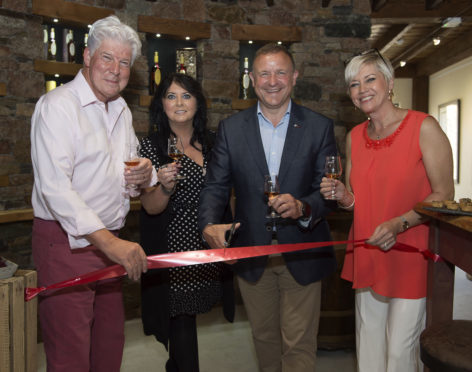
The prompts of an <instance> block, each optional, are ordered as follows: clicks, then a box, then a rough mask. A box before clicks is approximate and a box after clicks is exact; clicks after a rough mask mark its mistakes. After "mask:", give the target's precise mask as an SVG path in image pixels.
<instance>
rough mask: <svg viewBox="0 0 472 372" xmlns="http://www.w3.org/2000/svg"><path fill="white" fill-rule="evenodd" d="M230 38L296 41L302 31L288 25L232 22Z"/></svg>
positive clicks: (298, 39) (299, 38) (299, 39)
mask: <svg viewBox="0 0 472 372" xmlns="http://www.w3.org/2000/svg"><path fill="white" fill-rule="evenodd" d="M231 39H232V40H254V41H269V42H270V41H282V42H296V41H301V40H302V31H301V29H300V28H299V27H290V26H265V25H246V24H234V25H231Z"/></svg>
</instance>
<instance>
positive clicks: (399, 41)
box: [395, 37, 405, 45]
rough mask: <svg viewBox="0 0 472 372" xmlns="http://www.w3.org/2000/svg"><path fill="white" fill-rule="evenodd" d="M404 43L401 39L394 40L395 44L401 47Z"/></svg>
mask: <svg viewBox="0 0 472 372" xmlns="http://www.w3.org/2000/svg"><path fill="white" fill-rule="evenodd" d="M404 42H405V40H403V38H402V37H400V38H398V39H397V40H395V43H396V44H397V45H403V43H404Z"/></svg>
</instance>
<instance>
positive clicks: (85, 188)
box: [31, 71, 137, 248]
mask: <svg viewBox="0 0 472 372" xmlns="http://www.w3.org/2000/svg"><path fill="white" fill-rule="evenodd" d="M130 141H131V142H135V143H137V138H136V135H135V132H134V129H133V126H132V115H131V111H130V110H129V108H128V106H127V104H126V102H125V101H124V99H123V98H121V97H119V98H117V99H115V100H113V101H111V102H108V110H107V109H106V107H105V104H104V103H103V102H101V101H99V100H98V99H97V98H96V96H95V95H94V93H93V92H92V90H91V88H90V86H89V84H88V83H87V81H86V80H85V78H84V76H83V74H82V71H79V73H78V74H77V75H76V77H75V78H74V80H73V81H71V82H69V83H67V84H65V85H63V86H60V87H58V88H56V89H54V90H52V91H51V92H49V93H47V94H45V95H43V96H42V97H41V98H40V99H39V101H38V103H37V104H36V108H35V110H34V114H33V117H32V120H31V157H32V161H33V170H34V187H33V196H32V204H33V209H34V216H35V217H38V218H41V219H44V220H55V221H58V222H59V223H60V224H61V226H62V228H63V229H64V230H65V231H66V232H67V234H68V237H69V243H70V246H71V248H81V247H85V246H87V245H90V243H89V241H88V240H86V239H85V238H84V237H83V236H84V235H87V234H90V233H93V232H95V231H97V230H100V229H103V228H106V229H108V230H117V229H120V228H121V227H123V225H124V223H125V217H126V215H127V213H128V211H129V196H128V193H127V192H126V188H125V181H124V163H123V160H124V158H123V156H124V149H125V143H126V142H130Z"/></svg>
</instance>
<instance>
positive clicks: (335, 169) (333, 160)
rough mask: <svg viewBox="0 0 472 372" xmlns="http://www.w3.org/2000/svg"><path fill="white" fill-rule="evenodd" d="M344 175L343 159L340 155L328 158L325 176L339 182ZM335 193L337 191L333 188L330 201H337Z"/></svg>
mask: <svg viewBox="0 0 472 372" xmlns="http://www.w3.org/2000/svg"><path fill="white" fill-rule="evenodd" d="M342 173H343V168H342V165H341V157H340V156H338V155H329V156H327V157H326V161H325V176H326V177H327V178H329V179H332V180H338V179H339V178H340V177H341V174H342ZM334 193H335V190H334V188H333V191H332V195H331V197H330V198H329V199H330V200H334V199H335V196H334Z"/></svg>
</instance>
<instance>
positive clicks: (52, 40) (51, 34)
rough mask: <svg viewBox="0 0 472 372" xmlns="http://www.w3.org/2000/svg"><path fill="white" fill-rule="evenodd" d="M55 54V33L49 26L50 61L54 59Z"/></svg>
mask: <svg viewBox="0 0 472 372" xmlns="http://www.w3.org/2000/svg"><path fill="white" fill-rule="evenodd" d="M56 54H57V45H56V33H55V31H54V27H51V31H50V32H49V46H48V59H49V60H51V61H55V60H56Z"/></svg>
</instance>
